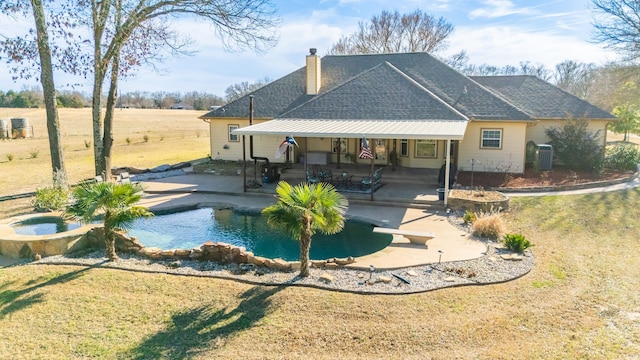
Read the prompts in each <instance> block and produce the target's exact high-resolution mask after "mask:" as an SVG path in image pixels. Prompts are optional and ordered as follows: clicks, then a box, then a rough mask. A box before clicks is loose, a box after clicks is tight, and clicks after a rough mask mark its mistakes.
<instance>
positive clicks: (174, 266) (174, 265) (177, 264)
mask: <svg viewBox="0 0 640 360" xmlns="http://www.w3.org/2000/svg"><path fill="white" fill-rule="evenodd" d="M180 266H182V262H181V261H180V260H175V261H172V262H170V263H168V264H167V267H168V268H170V269H177V268H179V267H180Z"/></svg>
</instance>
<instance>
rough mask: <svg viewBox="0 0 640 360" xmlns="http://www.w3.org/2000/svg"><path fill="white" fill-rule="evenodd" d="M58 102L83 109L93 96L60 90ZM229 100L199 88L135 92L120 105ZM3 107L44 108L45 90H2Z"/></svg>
mask: <svg viewBox="0 0 640 360" xmlns="http://www.w3.org/2000/svg"><path fill="white" fill-rule="evenodd" d="M56 102H57V105H58V107H61V108H83V107H85V106H91V97H90V96H86V95H85V94H83V93H82V92H79V91H60V92H58V93H57V95H56ZM225 103H226V101H225V99H224V98H222V97H220V96H218V95H214V94H209V93H204V92H197V91H191V92H187V93H184V94H182V93H180V92H166V91H156V92H146V91H132V92H128V93H124V94H122V95H121V96H120V97H119V98H118V107H127V108H129V107H131V108H139V109H172V108H176V109H177V108H179V109H193V110H208V109H209V108H210V107H211V106H220V105H224V104H225ZM0 107H10V108H42V107H44V100H43V94H42V90H40V89H37V88H34V89H31V90H21V91H18V92H16V91H14V90H9V91H7V92H6V93H5V92H3V91H0Z"/></svg>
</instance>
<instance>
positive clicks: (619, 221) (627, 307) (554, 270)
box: [0, 110, 640, 359]
mask: <svg viewBox="0 0 640 360" xmlns="http://www.w3.org/2000/svg"><path fill="white" fill-rule="evenodd" d="M127 111H128V110H124V113H126V112H127ZM138 111H142V110H138ZM138 111H131V112H130V113H131V114H134V113H137V112H138ZM167 113H168V114H172V113H173V112H171V111H168V112H167ZM180 114H186V113H184V112H180ZM195 115H197V114H194V116H193V118H192V119H184V120H172V119H171V118H163V119H164V121H163V124H164V122H166V123H167V124H168V125H167V126H169V128H178V126H175V124H174V122H180V123H181V124H182V122H184V124H185V126H184V127H180V128H181V129H182V130H183V131H184V133H182V134H181V135H178V134H177V132H176V133H173V135H174V136H175V140H171V141H175V142H174V143H173V144H174V146H176V149H175V150H174V151H173V154H156V153H155V152H153V154H152V152H151V151H150V149H152V147H153V148H157V149H161V145H164V144H167V143H168V141H167V140H169V139H170V136H171V134H170V132H169V131H166V132H165V131H164V130H158V129H159V128H160V126H159V125H155V122H154V125H153V126H148V122H149V123H150V122H152V121H153V120H149V119H147V120H144V119H139V120H137V121H136V120H129V122H128V124H129V125H130V128H128V127H125V126H123V128H128V129H130V130H131V131H132V132H126V131H124V132H121V131H123V130H117V131H116V134H118V133H120V134H123V135H125V136H126V135H128V136H130V138H131V139H136V141H135V142H134V141H132V144H131V145H127V144H126V143H125V142H124V139H122V137H121V136H118V135H116V138H117V140H116V143H117V144H118V145H117V149H118V151H117V155H116V163H118V164H126V165H135V166H144V167H148V166H152V165H155V164H159V163H163V162H173V161H175V160H178V159H188V158H189V156H190V155H189V154H190V151H191V145H190V144H192V143H193V142H194V141H197V139H202V141H203V144H202V145H198V147H197V148H198V150H197V151H200V152H201V154H200V155H197V156H194V157H202V156H205V155H206V153H207V152H208V146H207V145H206V144H207V140H208V138H207V137H206V131H205V130H206V126H202V127H203V130H201V131H202V136H201V137H200V138H198V137H197V134H196V132H197V131H199V128H198V127H197V126H201V124H200V123H201V121H200V120H197V119H196V118H195V117H196V116H195ZM158 116H159V115H158ZM4 117H5V115H3V114H2V113H0V118H4ZM31 118H32V119H33V118H34V117H33V116H31ZM87 121H88V120H87ZM141 123H144V124H146V125H147V126H146V127H145V126H142V124H141ZM186 124H189V125H186ZM205 125H206V124H205ZM87 126H88V129H90V125H87ZM117 126H118V127H120V126H121V123H118V125H117ZM189 126H193V127H192V128H190V127H189ZM134 128H136V129H138V130H135V131H133V129H134ZM148 129H151V130H148ZM187 129H188V130H187ZM74 131H75V128H74ZM147 131H149V132H148V133H147ZM70 133H71V132H69V133H67V137H65V139H67V138H68V137H71V136H70V135H69V134H70ZM165 133H166V134H168V135H165V136H166V138H165V139H163V140H162V141H160V140H159V139H158V140H154V139H155V136H159V135H161V134H162V135H163V134H165ZM144 134H149V136H150V140H149V142H148V143H145V142H144V141H142V140H141V139H142V136H143V135H144ZM36 135H38V134H36ZM85 138H88V136H86V135H78V137H77V138H75V137H74V139H75V140H74V141H71V140H70V142H69V145H67V146H69V147H71V149H75V152H77V153H81V154H86V155H83V156H84V157H86V158H87V159H90V151H89V150H84V149H83V147H84V145H83V140H84V139H85ZM37 141H38V140H37V139H36V140H33V141H32V140H26V141H23V140H20V141H7V142H0V145H1V146H2V147H1V148H0V149H1V150H0V153H1V154H2V155H4V154H5V151H6V150H5V149H6V148H5V146H6V145H7V144H22V145H24V144H35V143H36V142H37ZM165 141H167V142H165ZM72 143H74V144H75V145H71V144H72ZM185 144H189V145H185ZM73 146H75V148H74V147H73ZM178 146H179V147H178ZM16 148H17V147H16ZM132 149H133V150H134V151H132ZM143 150H144V151H143ZM159 151H161V152H162V151H164V152H171V151H170V148H162V150H159ZM194 151H196V150H194ZM14 152H15V154H16V158H14V160H13V161H12V162H9V163H7V162H2V163H0V169H1V171H2V181H3V186H5V185H4V184H7V183H5V181H7V180H6V177H5V169H7V168H11V167H7V165H8V164H9V165H11V166H16V169H17V170H12V171H14V172H13V173H12V174H13V175H11V176H13V177H15V178H18V179H20V178H22V176H21V174H22V173H27V172H31V171H33V170H32V169H25V167H31V165H34V164H35V163H36V161H41V162H42V164H43V165H42V166H45V165H46V166H48V160H47V161H44V160H43V159H41V157H43V155H42V154H41V155H40V156H39V157H38V158H36V159H29V156H28V154H29V148H28V147H25V148H24V150H21V151H20V152H19V151H17V150H15V151H14ZM19 153H20V154H22V155H21V156H22V157H23V159H17V154H19ZM25 154H26V155H25ZM139 156H144V158H139ZM165 156H175V157H176V159H175V160H171V159H169V158H165ZM78 157H79V158H80V157H82V156H78ZM136 159H137V160H138V162H134V161H135V160H136ZM3 161H4V160H3ZM68 161H69V162H71V161H70V160H68ZM86 161H87V162H89V163H90V160H86ZM145 161H149V162H150V163H146V162H145ZM130 162H133V163H130ZM12 163H13V164H12ZM15 164H19V165H21V166H18V165H15ZM78 164H82V162H78ZM78 167H79V168H81V166H80V165H78ZM20 168H23V170H20ZM12 169H13V168H12ZM83 171H86V170H83ZM7 186H9V185H7ZM5 203H6V202H5ZM639 203H640V190H639V189H634V190H627V191H620V192H614V193H598V194H592V195H581V196H557V197H540V198H532V197H530V198H514V199H512V202H511V206H510V211H509V213H507V214H506V215H505V219H506V222H507V225H508V228H509V230H510V231H511V232H521V233H523V234H524V235H525V236H526V237H527V238H528V239H530V240H531V241H532V242H533V243H534V244H535V246H534V247H533V252H534V254H535V257H536V265H535V268H534V269H533V271H532V272H531V273H530V274H528V275H526V276H525V277H523V278H521V279H518V280H515V281H512V282H508V283H504V284H498V285H489V286H482V287H462V288H452V289H444V290H438V291H434V292H429V293H424V294H416V295H404V296H365V295H353V294H346V293H336V292H330V291H326V290H315V289H307V288H298V287H263V286H253V285H247V284H242V283H237V282H234V281H230V280H217V279H209V278H195V277H185V276H175V275H166V274H148V273H138V272H127V271H119V270H106V269H97V268H82V267H72V266H51V265H49V266H18V267H10V268H4V269H0V339H2V340H0V344H2V346H0V358H1V359H5V358H6V359H34V358H37V359H87V358H100V359H158V358H165V359H182V358H194V359H214V358H215V359H237V358H242V359H271V358H275V359H301V358H304V359H306V358H309V359H336V358H337V359H340V358H350V359H639V355H638V354H640V291H639V290H638V289H640V258H639V256H638V254H640V222H638V218H640V207H639V206H638V204H639ZM20 204H21V203H20V202H15V203H11V206H14V207H19V206H21V205H20ZM22 204H23V205H22V206H26V205H25V203H24V201H23V203H22Z"/></svg>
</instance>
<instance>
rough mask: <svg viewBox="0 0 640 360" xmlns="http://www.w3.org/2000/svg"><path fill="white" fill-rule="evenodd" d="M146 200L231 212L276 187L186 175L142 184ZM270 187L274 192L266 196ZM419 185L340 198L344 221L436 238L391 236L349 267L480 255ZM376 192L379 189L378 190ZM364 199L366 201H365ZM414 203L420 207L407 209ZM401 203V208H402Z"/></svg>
mask: <svg viewBox="0 0 640 360" xmlns="http://www.w3.org/2000/svg"><path fill="white" fill-rule="evenodd" d="M142 185H143V187H144V189H145V192H146V196H145V198H144V199H143V200H142V201H141V205H144V206H147V207H149V208H150V209H151V210H154V211H158V210H162V209H170V208H180V207H189V206H220V205H229V206H231V207H235V208H250V209H262V208H264V207H266V206H268V205H270V204H272V203H273V202H274V201H275V197H274V196H275V191H274V190H275V185H273V184H269V185H273V186H270V187H264V188H262V189H261V190H263V191H261V192H249V193H243V189H242V178H241V177H239V176H223V175H208V174H186V175H183V176H174V177H170V178H165V179H158V180H151V181H145V182H143V183H142ZM271 188H272V189H273V191H271ZM425 188H426V186H425V185H422V184H418V183H415V184H406V183H387V184H385V186H384V187H383V188H382V189H384V192H383V191H380V190H379V192H380V193H378V192H376V194H375V195H376V200H375V201H370V200H364V199H362V197H357V196H358V195H360V194H358V195H356V197H353V195H351V194H345V195H346V196H347V198H348V199H349V201H350V204H349V210H348V212H347V216H348V217H349V218H354V219H360V220H366V221H368V222H372V223H374V224H376V225H377V226H384V227H390V228H396V229H404V230H419V231H427V232H432V233H434V234H435V237H434V238H433V239H431V240H429V241H428V242H427V246H424V245H418V244H412V243H410V242H409V240H407V239H406V238H404V237H402V236H398V235H394V239H393V241H392V243H391V244H390V245H389V246H388V247H386V248H385V249H383V250H381V251H379V252H376V253H374V254H370V255H367V256H363V257H359V258H356V263H354V264H352V265H350V267H353V268H363V269H364V268H366V269H368V268H369V266H370V265H373V266H375V267H376V268H377V269H396V268H404V267H410V266H420V265H426V264H433V263H438V262H439V261H442V262H449V261H461V260H470V259H475V258H479V257H481V256H483V255H484V254H485V252H486V251H487V247H486V245H485V244H484V243H483V242H482V241H479V240H475V239H473V238H472V237H471V236H470V234H468V233H467V232H465V231H463V230H460V229H458V228H457V227H455V226H453V225H452V224H451V223H450V222H449V221H448V219H447V215H446V212H445V211H444V208H443V206H442V204H441V203H439V202H437V195H436V194H425V192H426V191H428V189H425ZM382 189H381V190H382ZM368 196H369V195H367V199H368ZM414 203H418V204H419V207H418V208H415V207H409V206H410V204H414ZM402 204H406V207H404V206H403V205H402Z"/></svg>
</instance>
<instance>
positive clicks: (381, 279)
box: [378, 275, 391, 284]
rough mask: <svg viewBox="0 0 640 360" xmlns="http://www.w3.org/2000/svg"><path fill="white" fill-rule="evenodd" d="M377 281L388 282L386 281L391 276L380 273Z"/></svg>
mask: <svg viewBox="0 0 640 360" xmlns="http://www.w3.org/2000/svg"><path fill="white" fill-rule="evenodd" d="M378 281H379V282H381V283H385V284H388V283H390V282H391V277H390V276H384V275H380V276H378Z"/></svg>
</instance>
